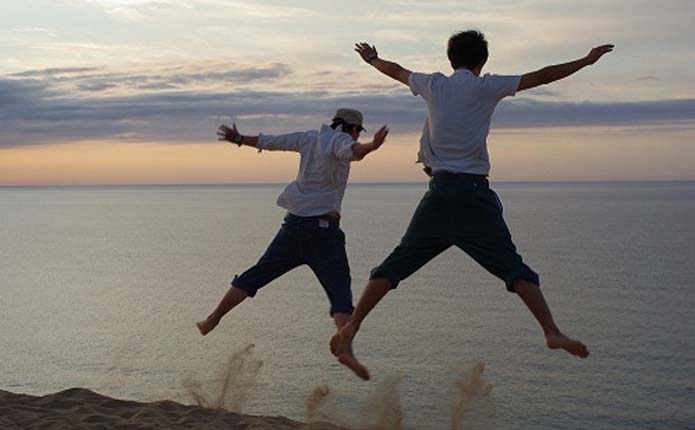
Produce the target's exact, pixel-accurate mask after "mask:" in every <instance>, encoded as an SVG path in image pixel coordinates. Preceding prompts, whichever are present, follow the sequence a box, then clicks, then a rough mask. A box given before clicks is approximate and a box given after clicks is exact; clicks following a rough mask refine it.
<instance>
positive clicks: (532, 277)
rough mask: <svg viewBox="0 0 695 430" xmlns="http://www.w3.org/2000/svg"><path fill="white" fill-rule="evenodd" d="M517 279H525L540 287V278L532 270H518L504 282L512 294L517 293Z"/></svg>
mask: <svg viewBox="0 0 695 430" xmlns="http://www.w3.org/2000/svg"><path fill="white" fill-rule="evenodd" d="M517 279H523V280H524V281H528V282H531V283H533V284H536V285H540V284H541V282H540V278H539V277H538V274H537V273H536V272H534V271H533V270H531V269H518V270H515V271H513V272H511V273H510V274H509V275H508V276H507V278H506V279H505V280H504V283H505V285H506V286H507V291H509V292H510V293H516V291H514V285H513V284H514V281H516V280H517Z"/></svg>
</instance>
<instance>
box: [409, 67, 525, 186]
mask: <svg viewBox="0 0 695 430" xmlns="http://www.w3.org/2000/svg"><path fill="white" fill-rule="evenodd" d="M520 80H521V76H518V75H517V76H503V75H490V74H486V75H484V76H475V75H474V74H473V73H471V71H469V70H466V69H458V70H456V71H455V72H454V73H453V74H452V75H451V76H445V75H443V74H441V73H432V74H424V73H411V74H410V78H409V80H408V84H409V86H410V90H411V91H412V93H413V95H416V96H417V95H419V96H421V97H422V98H423V99H425V101H426V102H427V119H426V120H425V126H424V127H423V130H422V137H421V138H420V152H419V153H418V161H421V162H422V163H424V164H425V166H428V167H430V168H431V169H432V172H438V171H448V172H453V173H474V174H479V175H487V174H489V172H490V159H489V156H488V151H487V135H488V133H489V131H490V119H491V117H492V113H493V112H494V110H495V107H496V106H497V104H498V103H499V101H500V100H502V98H504V97H506V96H513V95H514V94H515V93H516V89H517V87H518V86H519V81H520Z"/></svg>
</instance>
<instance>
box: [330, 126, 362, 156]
mask: <svg viewBox="0 0 695 430" xmlns="http://www.w3.org/2000/svg"><path fill="white" fill-rule="evenodd" d="M355 143H357V142H355V141H354V140H352V138H351V137H350V136H348V135H347V134H346V133H336V135H335V137H334V138H333V145H332V147H333V148H332V149H333V155H334V156H335V158H337V159H338V160H344V161H355V160H357V157H356V156H355V153H354V152H352V145H354V144H355Z"/></svg>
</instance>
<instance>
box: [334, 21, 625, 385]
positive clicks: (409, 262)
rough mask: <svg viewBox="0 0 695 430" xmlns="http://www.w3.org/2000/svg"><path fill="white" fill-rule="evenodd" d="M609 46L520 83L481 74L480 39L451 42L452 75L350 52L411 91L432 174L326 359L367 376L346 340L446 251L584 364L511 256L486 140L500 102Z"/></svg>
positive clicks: (468, 34) (531, 277) (534, 278)
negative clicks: (500, 288)
mask: <svg viewBox="0 0 695 430" xmlns="http://www.w3.org/2000/svg"><path fill="white" fill-rule="evenodd" d="M612 49H613V45H602V46H599V47H596V48H594V49H592V50H591V52H589V54H588V55H587V56H585V57H583V58H580V59H578V60H576V61H571V62H568V63H564V64H557V65H553V66H548V67H545V68H543V69H540V70H538V71H535V72H531V73H526V74H524V75H521V76H518V75H517V76H500V75H489V74H486V75H484V76H480V74H481V71H482V68H483V66H484V65H485V62H486V61H487V58H488V50H487V41H486V40H485V37H484V36H483V34H482V33H480V32H478V31H474V30H472V31H465V32H461V33H457V34H454V35H453V36H452V37H451V38H450V39H449V43H448V48H447V56H448V57H449V61H450V63H451V66H452V68H453V69H454V73H453V74H452V75H451V76H445V75H443V74H441V73H433V74H422V73H412V72H411V71H410V70H407V69H405V68H403V67H401V66H400V65H399V64H396V63H393V62H390V61H387V60H383V59H381V58H379V56H378V54H377V51H376V48H374V47H373V46H370V45H369V44H367V43H360V44H357V45H356V49H355V51H357V53H358V54H360V56H361V57H362V59H363V60H364V61H366V62H367V63H368V64H370V65H371V66H373V67H375V68H376V69H377V70H379V71H380V72H381V73H383V74H385V75H387V76H389V77H391V78H393V79H395V80H397V81H399V82H401V83H402V84H404V85H407V86H408V87H410V90H411V91H412V93H413V95H420V96H422V98H423V99H424V100H425V102H426V103H427V113H428V116H427V119H426V121H425V126H424V129H423V132H422V138H421V139H420V152H419V153H418V158H419V161H421V162H422V163H423V164H424V165H425V171H426V172H427V173H428V174H429V175H431V176H432V179H431V181H430V184H429V191H428V192H427V193H426V194H425V195H424V196H423V197H422V200H421V201H420V204H419V206H418V207H417V209H416V210H415V213H414V214H413V217H412V220H411V221H410V225H409V226H408V229H407V231H406V233H405V235H404V236H403V239H402V240H401V243H400V244H399V245H398V246H397V247H396V248H395V249H394V250H393V252H392V253H391V254H390V255H389V256H388V257H387V258H386V260H385V261H384V262H383V263H382V264H381V265H380V266H378V267H376V268H375V269H374V270H372V272H371V275H370V280H369V282H368V284H367V287H366V289H365V290H364V292H363V293H362V296H361V297H360V299H359V301H358V302H357V307H356V308H355V311H354V313H353V314H352V317H351V318H350V320H349V322H348V323H347V324H346V325H344V326H343V327H342V328H341V329H340V330H339V331H338V333H337V334H336V335H335V336H333V338H332V339H331V352H332V353H333V354H334V355H335V356H336V357H338V360H339V361H340V362H341V363H342V364H344V365H345V366H347V367H349V368H350V369H351V370H352V371H353V372H355V373H356V374H357V375H358V376H359V377H361V378H363V379H369V372H368V371H367V369H366V368H365V367H364V366H363V365H362V364H361V363H360V362H359V361H358V360H357V359H356V358H355V356H354V354H353V352H352V341H353V338H354V337H355V335H356V334H357V332H358V330H359V328H360V325H361V323H362V320H364V318H365V317H366V316H367V314H369V312H370V311H371V310H372V309H373V308H374V306H376V305H377V303H378V302H379V301H380V300H381V299H382V298H383V297H384V296H385V295H386V294H387V293H388V292H389V291H390V290H392V289H394V288H396V286H397V285H398V283H399V282H400V281H402V280H403V279H405V278H407V277H408V276H410V275H411V274H413V273H414V272H416V271H417V270H418V269H419V268H421V267H422V266H423V265H425V264H426V263H427V262H428V261H430V260H431V259H432V258H434V257H435V256H436V255H438V254H439V253H441V252H442V251H444V250H446V249H447V248H449V247H451V246H457V247H459V248H461V249H462V250H463V251H464V252H466V253H467V254H468V255H470V256H471V257H472V258H473V259H475V260H476V261H477V262H478V263H479V264H480V265H482V266H483V267H484V268H485V269H486V270H488V271H489V272H490V273H492V274H493V275H495V276H497V277H498V278H500V279H501V280H502V281H504V283H505V285H506V288H507V290H508V291H510V292H514V293H516V294H518V295H519V297H520V298H521V299H522V301H523V302H524V304H525V305H526V306H527V307H528V309H529V310H530V311H531V313H532V314H533V316H534V317H535V318H536V320H537V321H538V323H539V324H540V326H541V328H542V329H543V332H544V334H545V341H546V344H547V346H548V347H549V348H552V349H564V350H566V351H567V352H569V353H570V354H573V355H576V356H579V357H582V358H585V357H587V356H588V355H589V350H588V348H587V347H586V346H585V345H584V344H583V343H581V342H580V341H578V340H575V339H572V338H570V337H568V336H565V335H564V334H563V333H562V332H561V331H560V329H559V328H558V326H557V325H556V324H555V322H554V320H553V317H552V314H551V313H550V309H549V308H548V305H547V304H546V302H545V299H544V297H543V294H542V292H541V290H540V287H539V284H540V282H539V278H538V275H537V274H536V273H535V272H534V271H533V270H531V268H530V267H529V266H527V265H526V264H525V263H524V262H523V261H522V258H521V256H520V255H519V254H518V253H517V252H516V247H515V246H514V244H513V242H512V238H511V234H510V233H509V230H508V229H507V226H506V223H505V221H504V218H503V217H502V204H501V203H500V200H499V198H498V197H497V195H496V194H495V192H494V191H492V190H491V189H490V187H489V183H488V180H487V175H488V173H489V170H490V163H489V159H488V152H487V141H486V140H487V135H488V132H489V128H490V118H491V116H492V113H493V111H494V110H495V107H496V106H497V103H498V102H499V101H500V100H501V99H502V98H504V97H506V96H513V95H514V94H515V93H516V92H518V91H522V90H526V89H529V88H533V87H537V86H539V85H544V84H548V83H550V82H553V81H557V80H559V79H563V78H565V77H567V76H569V75H571V74H573V73H575V72H577V71H579V70H580V69H582V68H584V67H586V66H589V65H592V64H594V63H595V62H596V61H598V60H599V58H601V57H602V56H603V55H604V54H606V53H608V52H611V51H612Z"/></svg>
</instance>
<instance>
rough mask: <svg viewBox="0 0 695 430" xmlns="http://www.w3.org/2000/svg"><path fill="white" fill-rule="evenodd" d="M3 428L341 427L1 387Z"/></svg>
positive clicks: (313, 429) (160, 403)
mask: <svg viewBox="0 0 695 430" xmlns="http://www.w3.org/2000/svg"><path fill="white" fill-rule="evenodd" d="M0 429H3V430H4V429H17V430H19V429H88V430H92V429H99V430H102V429H103V430H110V429H124V430H125V429H128V430H131V429H148V430H157V429H206V430H215V429H227V430H237V429H238V430H265V429H273V430H275V429H278V430H292V429H306V430H339V429H340V428H339V427H335V426H333V425H331V424H325V423H312V424H303V423H300V422H297V421H293V420H290V419H288V418H284V417H267V416H251V415H241V414H237V413H233V412H229V411H225V410H220V409H207V408H202V407H200V406H186V405H181V404H179V403H175V402H172V401H168V400H164V401H158V402H152V403H139V402H133V401H127V400H117V399H112V398H110V397H106V396H102V395H100V394H97V393H94V392H92V391H89V390H86V389H83V388H71V389H69V390H65V391H61V392H59V393H55V394H50V395H46V396H42V397H36V396H29V395H25V394H14V393H11V392H8V391H2V390H0Z"/></svg>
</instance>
